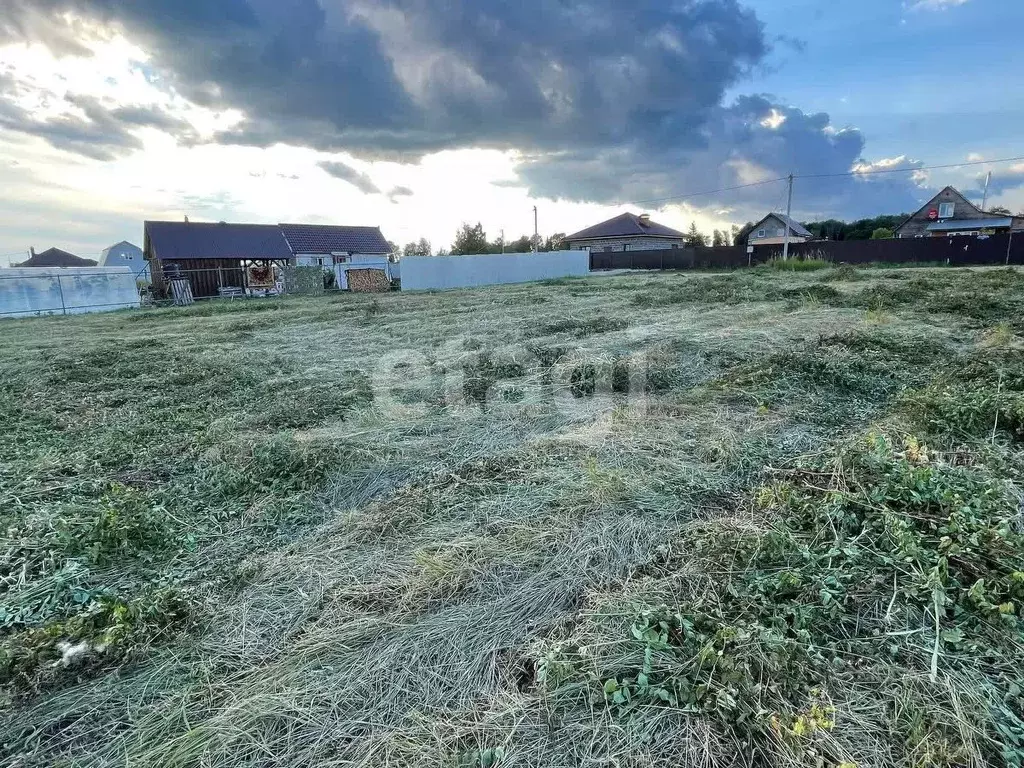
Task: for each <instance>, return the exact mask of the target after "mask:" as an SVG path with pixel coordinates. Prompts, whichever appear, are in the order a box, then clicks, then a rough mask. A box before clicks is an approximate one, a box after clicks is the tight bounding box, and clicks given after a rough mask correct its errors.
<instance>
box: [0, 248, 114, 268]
mask: <svg viewBox="0 0 1024 768" xmlns="http://www.w3.org/2000/svg"><path fill="white" fill-rule="evenodd" d="M29 253H30V254H31V256H30V258H29V259H28V260H27V261H23V262H21V263H20V264H12V265H11V266H14V267H95V266H96V262H95V261H93V260H92V259H83V258H81V257H80V256H75V254H73V253H68V252H67V251H62V250H61V249H60V248H48V249H47V250H45V251H43V252H42V253H36V249H35V248H30V249H29Z"/></svg>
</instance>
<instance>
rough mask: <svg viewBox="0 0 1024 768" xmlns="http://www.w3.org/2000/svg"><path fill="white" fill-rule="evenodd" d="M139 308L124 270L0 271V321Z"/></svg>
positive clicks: (132, 278) (131, 276) (135, 289)
mask: <svg viewBox="0 0 1024 768" xmlns="http://www.w3.org/2000/svg"><path fill="white" fill-rule="evenodd" d="M137 306H139V290H138V287H137V286H136V284H135V275H134V274H133V272H132V270H131V269H129V268H128V267H66V268H63V269H62V268H57V267H54V268H49V267H23V268H15V269H0V317H31V316H32V315H54V314H56V315H62V314H67V315H73V314H82V313H85V312H109V311H111V310H114V309H125V308H127V307H137Z"/></svg>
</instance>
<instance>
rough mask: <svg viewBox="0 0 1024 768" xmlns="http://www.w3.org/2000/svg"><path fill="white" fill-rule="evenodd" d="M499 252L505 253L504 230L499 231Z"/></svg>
mask: <svg viewBox="0 0 1024 768" xmlns="http://www.w3.org/2000/svg"><path fill="white" fill-rule="evenodd" d="M501 252H502V253H504V252H505V230H504V229H503V230H501Z"/></svg>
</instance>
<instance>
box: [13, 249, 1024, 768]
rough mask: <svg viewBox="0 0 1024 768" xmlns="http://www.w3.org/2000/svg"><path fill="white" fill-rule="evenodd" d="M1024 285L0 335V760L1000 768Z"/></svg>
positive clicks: (1015, 596)
mask: <svg viewBox="0 0 1024 768" xmlns="http://www.w3.org/2000/svg"><path fill="white" fill-rule="evenodd" d="M1022 335H1024V273H1022V272H1018V271H1014V270H1003V269H985V270H953V269H936V270H931V269H917V270H884V271H882V270H878V271H876V270H856V269H851V268H848V267H843V268H839V269H821V270H815V271H813V272H806V273H803V272H796V273H791V272H787V271H780V270H773V269H767V268H766V269H759V270H753V271H749V272H745V273H734V274H729V275H710V274H646V275H635V274H634V275H621V276H616V277H593V278H588V279H573V280H557V281H550V282H548V283H542V284H534V285H524V286H506V287H500V288H493V289H484V290H472V291H463V292H453V293H446V294H419V295H417V294H391V295H386V296H379V297H368V296H366V297H364V296H357V295H341V296H336V297H331V298H322V299H295V300H282V301H266V302H257V301H252V302H236V303H221V302H218V303H207V304H202V305H197V306H195V307H191V308H186V309H167V310H152V311H146V312H133V313H118V314H111V315H104V316H99V315H96V316H88V317H84V316H83V317H69V318H42V319H34V320H20V321H8V322H4V323H3V334H2V337H0V374H2V376H0V418H2V421H0V423H2V427H0V429H2V430H3V435H2V438H3V439H2V440H0V517H2V520H0V524H2V530H3V536H4V542H3V548H2V553H0V558H2V564H0V600H2V602H0V684H2V688H0V696H2V700H0V708H2V714H0V718H2V719H0V757H2V759H0V763H2V764H4V765H16V766H115V765H125V766H133V767H135V766H153V767H154V768H168V767H172V768H173V767H180V768H185V767H186V766H195V767H196V768H199V767H200V766H202V767H216V768H240V767H243V766H244V767H246V768H255V767H256V766H286V767H289V768H292V767H298V766H367V767H369V766H395V767H397V766H417V767H421V766H422V767H423V768H433V767H435V766H436V767H438V768H440V767H441V766H448V767H451V768H491V767H492V766H535V767H536V768H555V767H558V766H618V767H620V768H626V767H627V766H637V767H639V766H809V767H811V766H814V767H818V766H823V767H825V768H839V767H842V768H851V766H894V767H895V766H906V765H911V766H922V767H923V766H967V765H1002V766H1019V765H1021V760H1022V759H1024V723H1022V719H1021V718H1022V714H1024V713H1022V701H1021V682H1020V680H1021V671H1020V670H1021V669H1024V645H1022V635H1021V626H1020V624H1019V619H1018V615H1019V610H1020V605H1021V601H1022V598H1024V548H1022V545H1024V535H1022V532H1024V516H1022V511H1021V510H1022V509H1024V506H1022V497H1021V482H1022V478H1021V472H1022V469H1024V463H1022V457H1024V452H1022V444H1021V440H1022V439H1024V346H1022V340H1021V339H1022Z"/></svg>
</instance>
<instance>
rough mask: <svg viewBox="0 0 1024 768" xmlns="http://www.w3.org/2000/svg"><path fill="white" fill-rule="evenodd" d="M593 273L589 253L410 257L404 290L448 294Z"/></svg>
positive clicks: (404, 271)
mask: <svg viewBox="0 0 1024 768" xmlns="http://www.w3.org/2000/svg"><path fill="white" fill-rule="evenodd" d="M588 274H590V253H589V252H588V251H551V252H549V253H494V254H487V255H480V256H407V257H405V258H404V259H402V290H403V291H444V290H448V289H451V288H471V287H474V286H481V285H500V284H504V283H529V282H532V281H534V280H550V279H552V278H556V277H582V276H584V275H588Z"/></svg>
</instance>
